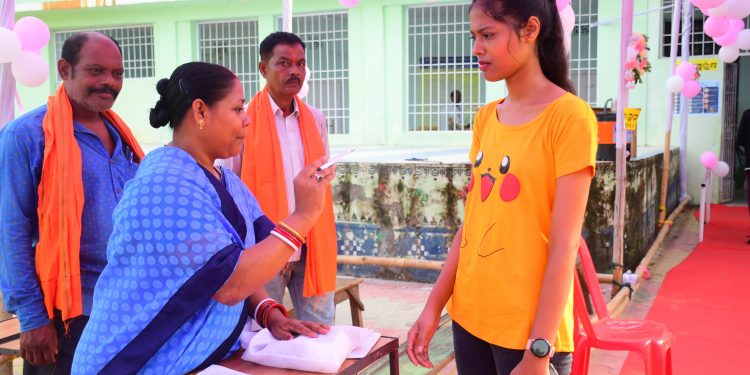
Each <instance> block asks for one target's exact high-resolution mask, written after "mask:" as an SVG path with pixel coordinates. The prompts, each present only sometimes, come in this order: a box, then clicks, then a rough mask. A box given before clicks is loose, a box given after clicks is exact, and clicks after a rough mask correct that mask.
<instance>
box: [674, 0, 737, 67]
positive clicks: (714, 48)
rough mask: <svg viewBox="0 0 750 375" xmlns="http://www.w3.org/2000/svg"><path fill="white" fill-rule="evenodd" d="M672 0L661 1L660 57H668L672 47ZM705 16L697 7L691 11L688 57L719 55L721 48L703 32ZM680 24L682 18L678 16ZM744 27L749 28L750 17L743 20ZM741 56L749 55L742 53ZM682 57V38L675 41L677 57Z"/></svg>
mask: <svg viewBox="0 0 750 375" xmlns="http://www.w3.org/2000/svg"><path fill="white" fill-rule="evenodd" d="M673 5H674V1H673V0H663V9H664V10H663V11H662V22H661V25H662V33H661V35H662V40H661V54H660V55H661V57H669V50H670V48H671V46H672V11H673V9H674V6H673ZM705 21H706V16H705V15H704V14H703V12H702V11H701V10H700V9H698V8H697V7H696V8H694V10H693V31H692V32H691V33H690V56H713V55H718V54H719V49H720V48H721V46H719V45H718V44H716V43H714V40H713V39H712V38H711V37H710V36H708V35H706V34H705V33H704V32H703V23H704V22H705ZM680 24H682V16H680ZM745 25H746V27H748V26H750V17H749V18H746V19H745ZM742 54H743V55H748V54H750V50H749V51H744V52H743V53H742ZM681 55H682V38H678V39H677V56H681Z"/></svg>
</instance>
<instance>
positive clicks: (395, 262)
mask: <svg viewBox="0 0 750 375" xmlns="http://www.w3.org/2000/svg"><path fill="white" fill-rule="evenodd" d="M338 263H339V264H350V265H367V266H383V267H401V268H422V269H429V270H438V271H439V270H441V269H443V263H445V262H442V261H437V260H424V259H411V258H386V257H369V256H352V255H339V256H338Z"/></svg>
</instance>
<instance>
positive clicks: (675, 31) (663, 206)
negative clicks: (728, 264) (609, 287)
mask: <svg viewBox="0 0 750 375" xmlns="http://www.w3.org/2000/svg"><path fill="white" fill-rule="evenodd" d="M681 13H682V1H679V0H677V1H675V2H674V3H673V4H672V39H671V44H670V45H669V76H670V77H671V76H673V75H674V71H675V65H676V63H677V45H678V44H679V43H678V42H677V38H678V37H679V35H680V14H681ZM673 119H674V94H673V93H671V92H669V91H667V120H666V122H665V124H664V130H665V132H664V159H663V164H662V167H661V198H660V199H659V221H658V222H657V223H658V226H659V227H661V226H662V225H664V219H666V217H667V193H668V189H669V162H670V161H669V160H670V158H671V157H672V147H671V145H672V121H673ZM680 151H681V152H682V150H680Z"/></svg>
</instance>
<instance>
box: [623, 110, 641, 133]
mask: <svg viewBox="0 0 750 375" xmlns="http://www.w3.org/2000/svg"><path fill="white" fill-rule="evenodd" d="M624 114H625V129H626V130H635V128H636V126H637V125H638V116H639V115H640V114H641V109H640V108H625V113H624Z"/></svg>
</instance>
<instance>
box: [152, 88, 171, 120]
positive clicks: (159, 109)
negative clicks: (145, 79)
mask: <svg viewBox="0 0 750 375" xmlns="http://www.w3.org/2000/svg"><path fill="white" fill-rule="evenodd" d="M159 82H160V83H161V81H159ZM148 121H149V122H150V123H151V126H153V127H154V128H157V129H158V128H161V127H162V126H166V125H167V124H168V123H169V111H168V110H167V109H166V108H164V100H163V99H159V100H158V101H157V102H156V104H155V105H154V108H151V113H149V115H148Z"/></svg>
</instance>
